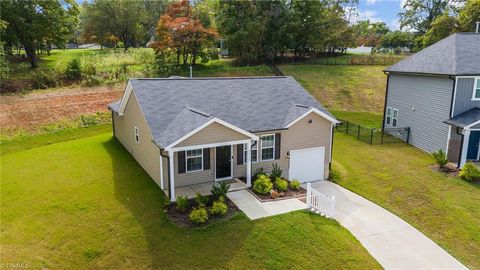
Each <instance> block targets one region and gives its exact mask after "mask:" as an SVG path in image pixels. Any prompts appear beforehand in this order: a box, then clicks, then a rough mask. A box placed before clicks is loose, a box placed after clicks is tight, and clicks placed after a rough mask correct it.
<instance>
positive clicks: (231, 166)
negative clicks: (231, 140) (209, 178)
mask: <svg viewBox="0 0 480 270" xmlns="http://www.w3.org/2000/svg"><path fill="white" fill-rule="evenodd" d="M223 146H228V145H221V146H217V147H223ZM217 147H214V148H213V149H214V150H213V155H214V157H215V159H214V160H215V163H214V164H215V170H214V172H215V182H217V181H222V180H226V179H232V178H233V158H232V155H233V144H231V145H230V158H229V159H230V175H229V176H225V177H222V178H217Z"/></svg>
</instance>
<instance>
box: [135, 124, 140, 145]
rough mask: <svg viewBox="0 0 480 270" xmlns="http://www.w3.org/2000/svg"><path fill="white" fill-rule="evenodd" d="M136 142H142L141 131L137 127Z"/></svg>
mask: <svg viewBox="0 0 480 270" xmlns="http://www.w3.org/2000/svg"><path fill="white" fill-rule="evenodd" d="M135 142H137V143H140V131H139V130H138V127H135Z"/></svg>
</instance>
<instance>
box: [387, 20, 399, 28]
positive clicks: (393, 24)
mask: <svg viewBox="0 0 480 270" xmlns="http://www.w3.org/2000/svg"><path fill="white" fill-rule="evenodd" d="M388 28H390V30H392V31H395V30H400V22H399V21H398V19H393V20H392V21H391V22H390V23H389V24H388Z"/></svg>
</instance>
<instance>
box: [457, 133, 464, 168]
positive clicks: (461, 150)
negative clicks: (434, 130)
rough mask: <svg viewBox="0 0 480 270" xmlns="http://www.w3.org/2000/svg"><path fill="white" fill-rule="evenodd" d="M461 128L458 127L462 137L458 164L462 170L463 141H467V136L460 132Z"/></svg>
mask: <svg viewBox="0 0 480 270" xmlns="http://www.w3.org/2000/svg"><path fill="white" fill-rule="evenodd" d="M459 130H460V128H459V127H457V134H458V135H460V136H462V139H461V141H460V151H459V152H458V162H457V168H458V169H460V162H461V161H462V154H463V140H464V139H465V136H464V135H463V134H462V133H461V132H459Z"/></svg>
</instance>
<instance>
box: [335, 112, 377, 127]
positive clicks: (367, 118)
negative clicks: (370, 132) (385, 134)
mask: <svg viewBox="0 0 480 270" xmlns="http://www.w3.org/2000/svg"><path fill="white" fill-rule="evenodd" d="M330 112H331V113H333V115H335V117H337V118H339V119H341V120H344V121H349V122H352V123H355V124H359V125H362V126H365V127H368V128H381V127H382V120H383V115H382V114H381V113H373V112H348V111H330Z"/></svg>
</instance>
